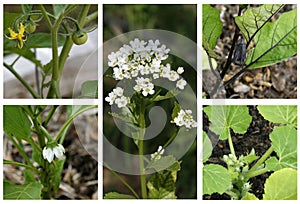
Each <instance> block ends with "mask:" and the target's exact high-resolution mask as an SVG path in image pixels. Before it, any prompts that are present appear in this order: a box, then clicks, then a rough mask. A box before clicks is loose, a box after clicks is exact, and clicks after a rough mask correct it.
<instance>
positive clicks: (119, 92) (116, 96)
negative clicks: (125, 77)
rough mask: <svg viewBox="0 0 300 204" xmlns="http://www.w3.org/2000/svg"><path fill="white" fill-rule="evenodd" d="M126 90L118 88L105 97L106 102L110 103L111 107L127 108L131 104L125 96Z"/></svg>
mask: <svg viewBox="0 0 300 204" xmlns="http://www.w3.org/2000/svg"><path fill="white" fill-rule="evenodd" d="M123 93H124V89H122V88H121V87H116V88H115V89H113V91H112V92H110V93H109V94H108V96H107V97H105V101H107V102H108V103H109V105H112V104H114V103H115V104H116V105H117V106H118V108H122V107H125V106H126V105H127V104H128V103H129V98H128V97H125V96H124V95H123Z"/></svg>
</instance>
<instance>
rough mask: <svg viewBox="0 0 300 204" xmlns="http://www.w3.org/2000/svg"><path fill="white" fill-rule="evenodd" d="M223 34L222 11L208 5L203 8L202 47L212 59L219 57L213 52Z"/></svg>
mask: <svg viewBox="0 0 300 204" xmlns="http://www.w3.org/2000/svg"><path fill="white" fill-rule="evenodd" d="M221 34H222V22H221V20H220V11H219V10H218V9H216V8H213V7H211V6H210V5H208V4H204V5H203V6H202V45H203V47H204V49H205V50H206V52H207V54H208V55H209V56H210V57H212V58H218V57H219V56H218V55H217V54H216V53H215V52H214V51H213V49H214V48H215V47H216V45H217V41H218V39H219V37H220V35H221Z"/></svg>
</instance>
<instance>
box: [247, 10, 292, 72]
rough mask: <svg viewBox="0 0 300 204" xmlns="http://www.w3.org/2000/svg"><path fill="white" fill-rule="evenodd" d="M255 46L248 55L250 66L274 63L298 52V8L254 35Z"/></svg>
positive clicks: (256, 66)
mask: <svg viewBox="0 0 300 204" xmlns="http://www.w3.org/2000/svg"><path fill="white" fill-rule="evenodd" d="M254 42H255V47H254V48H252V49H251V50H250V51H249V53H248V56H247V60H246V64H247V65H248V67H249V68H258V67H264V66H268V65H272V64H275V63H278V62H281V61H282V60H285V59H288V58H290V57H292V56H294V55H295V54H296V53H297V9H294V10H292V11H289V12H286V13H283V14H282V15H281V16H280V17H279V19H278V20H277V21H275V22H274V23H271V22H268V23H266V24H265V25H264V26H263V27H262V29H261V30H260V31H259V32H258V33H257V34H256V35H255V37H254Z"/></svg>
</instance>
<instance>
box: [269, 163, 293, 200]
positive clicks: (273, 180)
mask: <svg viewBox="0 0 300 204" xmlns="http://www.w3.org/2000/svg"><path fill="white" fill-rule="evenodd" d="M264 191H265V193H264V195H263V199H264V200H297V170H295V169H291V168H284V169H281V170H279V171H276V172H274V173H273V174H271V176H270V177H269V178H268V179H267V180H266V183H265V188H264Z"/></svg>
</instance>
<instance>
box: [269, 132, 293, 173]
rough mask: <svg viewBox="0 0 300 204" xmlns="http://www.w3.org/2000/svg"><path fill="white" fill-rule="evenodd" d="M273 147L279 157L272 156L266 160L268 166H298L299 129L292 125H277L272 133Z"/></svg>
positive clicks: (270, 167)
mask: <svg viewBox="0 0 300 204" xmlns="http://www.w3.org/2000/svg"><path fill="white" fill-rule="evenodd" d="M270 139H271V141H272V147H273V148H274V151H275V152H276V154H277V156H278V158H279V159H276V158H274V157H271V158H270V159H269V160H267V161H266V165H267V168H268V169H270V170H278V169H279V168H285V167H290V168H294V169H296V168H297V130H296V129H295V128H293V127H291V126H280V127H275V128H274V130H273V132H272V133H271V134H270Z"/></svg>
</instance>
